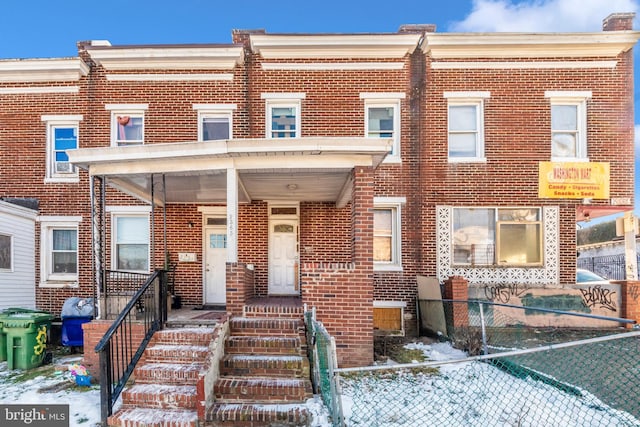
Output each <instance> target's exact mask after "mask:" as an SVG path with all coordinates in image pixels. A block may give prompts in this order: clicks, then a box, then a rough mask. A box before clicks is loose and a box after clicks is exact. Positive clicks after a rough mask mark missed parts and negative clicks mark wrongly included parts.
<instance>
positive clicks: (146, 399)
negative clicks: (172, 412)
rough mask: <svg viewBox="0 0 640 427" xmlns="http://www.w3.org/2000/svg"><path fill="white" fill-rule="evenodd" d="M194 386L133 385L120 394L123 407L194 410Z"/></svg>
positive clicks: (195, 396) (195, 394)
mask: <svg viewBox="0 0 640 427" xmlns="http://www.w3.org/2000/svg"><path fill="white" fill-rule="evenodd" d="M196 404H197V391H196V386H195V385H166V384H134V385H133V386H131V387H128V388H126V389H125V390H123V392H122V405H123V408H124V407H142V408H161V409H193V410H195V409H196Z"/></svg>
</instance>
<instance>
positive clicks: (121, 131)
mask: <svg viewBox="0 0 640 427" xmlns="http://www.w3.org/2000/svg"><path fill="white" fill-rule="evenodd" d="M147 108H148V105H147V104H107V106H106V109H107V110H110V111H111V145H112V146H115V147H121V146H128V145H142V144H144V112H145V111H146V110H147Z"/></svg>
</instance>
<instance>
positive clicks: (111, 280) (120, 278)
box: [101, 270, 149, 295]
mask: <svg viewBox="0 0 640 427" xmlns="http://www.w3.org/2000/svg"><path fill="white" fill-rule="evenodd" d="M148 279H149V274H148V273H132V272H129V271H118V270H104V272H103V274H102V289H101V291H102V294H103V295H132V294H133V293H134V292H137V291H138V289H140V287H141V286H142V285H144V283H145V282H146V281H147V280H148Z"/></svg>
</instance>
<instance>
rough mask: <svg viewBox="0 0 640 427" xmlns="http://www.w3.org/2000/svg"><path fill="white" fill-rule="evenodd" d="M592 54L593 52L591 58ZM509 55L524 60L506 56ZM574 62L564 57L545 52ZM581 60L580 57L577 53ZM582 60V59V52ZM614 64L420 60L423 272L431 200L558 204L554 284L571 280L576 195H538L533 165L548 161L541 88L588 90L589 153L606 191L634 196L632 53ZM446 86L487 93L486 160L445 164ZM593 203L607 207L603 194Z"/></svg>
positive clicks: (431, 233)
mask: <svg viewBox="0 0 640 427" xmlns="http://www.w3.org/2000/svg"><path fill="white" fill-rule="evenodd" d="M594 59H597V58H594ZM511 60H513V61H526V60H519V59H517V58H516V59H511ZM550 60H556V61H562V60H564V61H573V60H575V59H570V58H552V59H550ZM580 60H585V58H580ZM587 60H588V58H587ZM618 60H619V62H618V64H617V65H616V67H615V68H613V69H610V68H595V69H584V68H582V69H562V70H558V69H510V70H504V69H498V70H490V69H462V70H449V69H432V68H431V65H432V64H433V63H434V61H433V60H432V59H431V58H427V68H428V72H427V86H426V99H427V101H426V108H425V110H424V115H423V122H424V124H425V129H424V145H423V151H422V153H421V161H420V167H421V169H422V170H421V179H420V182H421V183H424V185H423V187H422V221H421V224H422V227H421V229H422V230H424V232H423V234H422V246H423V248H422V258H423V260H424V264H423V268H424V271H423V274H425V275H430V276H433V275H435V273H436V271H435V267H436V266H435V263H434V262H433V261H432V260H433V255H435V248H436V239H435V237H436V236H435V206H436V205H452V206H546V205H554V206H559V207H560V229H559V231H560V247H561V253H560V284H569V283H573V282H575V262H576V261H575V259H576V257H575V253H576V249H575V239H576V237H575V218H576V213H575V208H576V206H577V205H579V204H581V203H582V200H569V199H539V198H538V163H539V162H541V161H550V160H551V144H550V129H551V125H550V108H549V99H547V98H545V96H544V94H545V91H591V92H592V95H593V96H592V98H591V99H589V100H588V101H587V114H588V118H587V121H588V123H587V126H588V127H587V141H588V156H589V160H590V161H592V162H610V165H611V197H612V198H617V197H625V198H631V200H633V170H634V164H633V143H632V141H633V115H632V112H633V99H632V96H633V84H632V74H631V67H632V54H631V52H627V53H624V54H622V55H620V57H619V58H618ZM445 91H489V92H490V93H491V96H490V98H488V99H486V102H485V109H484V133H485V154H486V158H487V161H486V163H448V162H447V100H446V99H445V98H444V97H443V93H444V92H445ZM593 204H602V205H608V204H609V201H608V200H594V201H593Z"/></svg>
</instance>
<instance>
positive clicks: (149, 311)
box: [95, 270, 167, 426]
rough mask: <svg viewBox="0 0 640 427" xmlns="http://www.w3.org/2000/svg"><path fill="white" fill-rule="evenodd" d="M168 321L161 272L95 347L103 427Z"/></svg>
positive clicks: (164, 276)
mask: <svg viewBox="0 0 640 427" xmlns="http://www.w3.org/2000/svg"><path fill="white" fill-rule="evenodd" d="M110 273H114V272H107V274H105V277H106V276H110ZM129 274H131V273H129ZM112 277H113V276H112ZM123 277H124V276H123ZM127 286H128V284H127ZM166 320H167V272H166V271H165V270H158V271H156V272H155V273H153V274H152V275H151V276H147V280H146V281H145V282H144V283H143V284H142V286H140V287H139V288H138V289H137V291H136V292H135V294H134V295H133V297H132V298H131V300H130V301H129V302H128V303H127V305H126V306H125V307H124V309H122V312H120V314H119V315H118V317H117V318H116V319H115V320H114V322H113V324H112V325H111V327H110V328H109V330H108V331H107V332H106V333H105V335H104V336H103V337H102V339H101V340H100V342H99V343H98V345H96V348H95V351H96V353H99V357H100V407H101V416H102V425H103V426H106V425H107V418H108V417H109V416H110V415H111V414H112V413H113V405H114V404H115V402H116V400H117V399H118V396H120V393H121V392H122V389H123V388H124V386H125V385H126V383H127V381H128V379H129V377H130V376H131V374H132V373H133V369H134V368H135V366H136V364H137V363H138V361H139V360H140V357H141V356H142V353H143V352H144V350H145V348H146V347H147V344H148V343H149V341H150V340H151V337H152V336H153V334H154V332H156V331H158V330H160V329H162V328H163V325H164V324H165V322H166Z"/></svg>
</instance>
